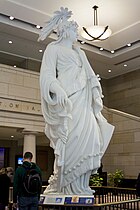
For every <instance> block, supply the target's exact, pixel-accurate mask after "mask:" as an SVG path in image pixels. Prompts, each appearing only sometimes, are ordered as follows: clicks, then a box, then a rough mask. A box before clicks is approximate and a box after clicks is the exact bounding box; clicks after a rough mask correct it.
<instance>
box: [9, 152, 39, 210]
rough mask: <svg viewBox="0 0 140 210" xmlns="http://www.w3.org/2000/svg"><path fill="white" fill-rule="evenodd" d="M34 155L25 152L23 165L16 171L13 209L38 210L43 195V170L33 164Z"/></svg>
mask: <svg viewBox="0 0 140 210" xmlns="http://www.w3.org/2000/svg"><path fill="white" fill-rule="evenodd" d="M32 158H33V154H32V153H31V152H25V154H24V156H23V164H22V165H21V166H19V167H18V168H17V169H16V172H15V175H14V184H13V208H14V209H17V208H19V210H38V202H39V199H40V193H41V185H42V181H41V170H40V168H39V167H38V166H37V165H36V164H35V163H33V162H32Z"/></svg>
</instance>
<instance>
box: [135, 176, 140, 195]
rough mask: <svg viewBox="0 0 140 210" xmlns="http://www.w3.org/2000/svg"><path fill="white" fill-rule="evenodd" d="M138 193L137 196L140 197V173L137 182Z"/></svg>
mask: <svg viewBox="0 0 140 210" xmlns="http://www.w3.org/2000/svg"><path fill="white" fill-rule="evenodd" d="M136 194H137V197H138V198H140V173H139V175H138V178H137V183H136Z"/></svg>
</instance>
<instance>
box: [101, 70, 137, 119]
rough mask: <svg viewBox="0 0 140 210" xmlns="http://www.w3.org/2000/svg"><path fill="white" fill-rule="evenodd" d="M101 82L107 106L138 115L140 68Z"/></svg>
mask: <svg viewBox="0 0 140 210" xmlns="http://www.w3.org/2000/svg"><path fill="white" fill-rule="evenodd" d="M102 83H103V90H104V95H105V99H104V101H105V105H106V106H107V107H110V108H114V109H117V110H120V111H123V112H126V113H130V114H133V115H135V116H139V117H140V69H139V70H136V71H133V72H129V73H127V74H123V75H121V76H118V77H115V78H112V79H109V80H103V82H102Z"/></svg>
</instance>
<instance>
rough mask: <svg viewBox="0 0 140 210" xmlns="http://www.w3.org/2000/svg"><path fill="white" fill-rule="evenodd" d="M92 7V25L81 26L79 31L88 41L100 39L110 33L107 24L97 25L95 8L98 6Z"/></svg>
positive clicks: (103, 38) (105, 37)
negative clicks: (81, 28)
mask: <svg viewBox="0 0 140 210" xmlns="http://www.w3.org/2000/svg"><path fill="white" fill-rule="evenodd" d="M92 8H93V9H94V25H93V26H89V27H87V28H85V27H83V30H82V32H81V36H82V37H83V38H85V39H86V40H89V41H102V40H105V39H107V38H108V37H109V36H110V35H111V33H112V32H111V30H110V29H109V26H99V25H98V17H97V9H98V6H96V5H95V6H94V7H92Z"/></svg>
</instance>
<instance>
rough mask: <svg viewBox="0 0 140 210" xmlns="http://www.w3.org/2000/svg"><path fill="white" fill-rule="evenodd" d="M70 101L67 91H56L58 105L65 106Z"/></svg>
mask: <svg viewBox="0 0 140 210" xmlns="http://www.w3.org/2000/svg"><path fill="white" fill-rule="evenodd" d="M67 101H68V97H67V94H66V93H65V91H64V90H63V89H61V90H58V89H57V91H56V102H57V104H59V105H60V106H65V105H66V104H67Z"/></svg>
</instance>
